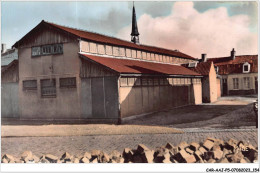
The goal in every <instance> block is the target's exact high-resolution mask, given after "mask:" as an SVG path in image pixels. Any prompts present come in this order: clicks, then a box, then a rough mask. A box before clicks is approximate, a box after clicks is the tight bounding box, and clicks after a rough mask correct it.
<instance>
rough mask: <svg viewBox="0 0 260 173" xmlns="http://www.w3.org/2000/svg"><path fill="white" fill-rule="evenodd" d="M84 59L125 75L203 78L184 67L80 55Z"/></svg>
mask: <svg viewBox="0 0 260 173" xmlns="http://www.w3.org/2000/svg"><path fill="white" fill-rule="evenodd" d="M80 55H81V56H83V57H84V58H87V59H89V60H92V61H94V62H96V63H98V64H101V65H104V66H106V67H108V68H110V69H112V70H114V71H116V72H118V73H124V74H154V75H156V74H157V75H191V76H201V75H200V74H198V73H196V72H194V71H192V70H189V69H187V68H185V67H183V66H178V65H170V64H161V63H154V62H146V61H139V60H130V59H118V58H109V57H100V56H93V55H86V54H80Z"/></svg>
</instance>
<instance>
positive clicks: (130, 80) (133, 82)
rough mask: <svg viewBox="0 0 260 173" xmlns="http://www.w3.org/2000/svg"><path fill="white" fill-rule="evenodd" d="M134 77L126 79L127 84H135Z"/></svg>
mask: <svg viewBox="0 0 260 173" xmlns="http://www.w3.org/2000/svg"><path fill="white" fill-rule="evenodd" d="M135 80H136V79H135V78H133V77H130V78H128V79H127V82H128V86H134V85H135Z"/></svg>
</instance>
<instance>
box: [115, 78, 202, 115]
mask: <svg viewBox="0 0 260 173" xmlns="http://www.w3.org/2000/svg"><path fill="white" fill-rule="evenodd" d="M121 79H122V78H121ZM121 79H120V80H121ZM201 94H202V93H201V83H197V84H185V85H172V84H170V82H169V83H168V84H164V85H157V86H156V85H154V86H120V89H119V95H120V112H121V118H125V117H129V116H133V115H140V114H146V113H149V112H155V111H160V110H164V109H169V108H173V107H178V106H185V105H191V104H200V103H201V100H202V99H201Z"/></svg>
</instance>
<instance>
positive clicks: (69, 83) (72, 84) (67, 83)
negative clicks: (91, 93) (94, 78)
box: [60, 77, 76, 88]
mask: <svg viewBox="0 0 260 173" xmlns="http://www.w3.org/2000/svg"><path fill="white" fill-rule="evenodd" d="M60 87H61V88H76V78H75V77H70V78H60Z"/></svg>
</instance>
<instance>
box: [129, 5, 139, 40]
mask: <svg viewBox="0 0 260 173" xmlns="http://www.w3.org/2000/svg"><path fill="white" fill-rule="evenodd" d="M131 41H132V42H134V43H139V32H138V28H137V22H136V14H135V6H134V2H133V15H132V33H131Z"/></svg>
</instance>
